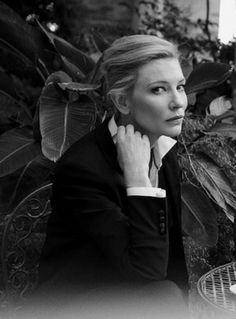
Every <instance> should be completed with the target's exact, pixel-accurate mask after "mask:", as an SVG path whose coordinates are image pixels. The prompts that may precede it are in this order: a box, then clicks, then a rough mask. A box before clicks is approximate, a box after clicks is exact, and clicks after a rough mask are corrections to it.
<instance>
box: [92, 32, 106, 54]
mask: <svg viewBox="0 0 236 319" xmlns="http://www.w3.org/2000/svg"><path fill="white" fill-rule="evenodd" d="M91 32H92V35H93V39H94V42H95V44H96V46H97V48H98V50H99V51H100V52H104V51H105V50H106V49H108V48H109V46H110V43H109V42H108V41H106V40H105V39H104V38H103V36H102V35H101V34H100V33H99V32H98V31H97V30H95V29H93V30H91Z"/></svg>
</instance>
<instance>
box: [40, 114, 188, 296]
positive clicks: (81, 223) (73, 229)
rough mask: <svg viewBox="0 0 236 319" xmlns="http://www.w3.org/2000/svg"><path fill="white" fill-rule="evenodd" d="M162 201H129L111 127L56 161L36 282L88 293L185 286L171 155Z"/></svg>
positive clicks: (163, 177)
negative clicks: (128, 286)
mask: <svg viewBox="0 0 236 319" xmlns="http://www.w3.org/2000/svg"><path fill="white" fill-rule="evenodd" d="M159 174H160V175H159V180H160V186H161V187H162V188H165V189H166V192H167V198H166V199H164V198H154V197H146V196H127V194H126V188H125V185H124V178H123V174H122V171H121V168H120V167H119V164H118V161H117V153H116V147H115V145H114V143H113V140H112V137H111V135H110V132H109V129H108V120H106V121H105V122H104V123H103V124H101V125H100V126H99V127H98V128H97V129H95V130H94V131H93V132H91V133H89V134H88V135H86V136H84V137H83V138H81V139H80V140H79V141H77V142H76V143H74V144H73V145H72V146H71V147H70V148H69V149H68V150H67V151H66V152H65V153H64V155H63V156H62V158H61V159H60V160H59V161H58V163H57V166H56V170H55V176H54V181H53V190H52V199H51V202H52V209H53V213H52V214H51V216H50V219H49V222H48V229H47V238H46V242H45V245H44V248H43V252H42V256H41V263H40V277H39V278H40V282H41V283H42V282H46V281H48V283H49V285H50V287H55V289H58V287H65V284H66V285H69V286H73V287H74V288H76V289H80V288H81V289H82V290H81V291H86V289H90V288H94V287H99V286H103V285H107V284H108V285H110V284H111V285H113V284H114V285H116V284H117V283H120V282H129V281H135V282H140V281H145V282H146V281H159V280H163V279H166V278H168V279H170V280H173V281H175V282H176V283H177V284H179V285H180V286H186V283H187V272H186V265H185V258H184V252H183V244H182V236H181V228H180V224H181V217H180V204H181V200H180V185H179V178H178V174H179V170H178V165H177V160H176V147H174V148H172V150H171V151H170V152H169V153H168V154H167V155H166V156H165V157H164V159H163V165H162V168H161V170H160V172H159Z"/></svg>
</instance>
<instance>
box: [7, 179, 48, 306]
mask: <svg viewBox="0 0 236 319" xmlns="http://www.w3.org/2000/svg"><path fill="white" fill-rule="evenodd" d="M50 192H51V184H47V185H45V186H42V187H40V188H38V189H36V190H35V191H34V192H32V193H31V194H29V195H28V196H27V197H26V198H24V199H23V200H22V201H21V202H20V203H19V204H18V205H17V206H16V208H15V209H14V210H13V211H12V213H10V214H9V215H7V220H6V224H5V227H4V232H3V237H2V244H1V266H2V273H3V288H4V290H3V293H4V299H5V303H7V304H11V305H15V304H17V303H18V302H19V301H21V300H22V298H24V297H26V296H27V294H29V293H30V292H31V291H32V290H33V289H34V287H35V285H36V283H37V275H38V262H39V257H40V252H41V248H42V245H43V242H44V239H45V232H46V224H47V218H48V215H49V214H50V213H51V206H50Z"/></svg>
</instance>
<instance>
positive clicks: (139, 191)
mask: <svg viewBox="0 0 236 319" xmlns="http://www.w3.org/2000/svg"><path fill="white" fill-rule="evenodd" d="M126 190H127V195H128V196H151V197H158V198H165V197H166V191H165V189H162V188H157V187H128V188H127V189H126Z"/></svg>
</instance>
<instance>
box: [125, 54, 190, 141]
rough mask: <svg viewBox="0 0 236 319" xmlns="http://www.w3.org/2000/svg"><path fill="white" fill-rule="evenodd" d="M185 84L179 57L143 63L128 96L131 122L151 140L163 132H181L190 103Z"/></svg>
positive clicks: (173, 133)
mask: <svg viewBox="0 0 236 319" xmlns="http://www.w3.org/2000/svg"><path fill="white" fill-rule="evenodd" d="M184 84H185V79H184V76H183V73H182V70H181V67H180V64H179V61H178V60H177V59H176V58H164V59H158V60H152V61H150V62H148V63H147V64H145V65H143V66H142V67H140V68H139V70H138V74H137V79H136V82H135V85H134V87H133V89H132V91H131V92H129V93H128V95H127V97H126V102H127V106H128V108H129V122H130V123H132V124H133V125H134V126H135V128H136V130H138V131H140V132H141V133H143V134H147V135H148V137H149V139H150V141H151V142H154V141H155V140H156V139H157V138H159V137H160V136H161V135H166V136H170V137H174V136H177V135H179V134H180V132H181V127H182V121H183V117H184V112H185V109H186V107H187V97H186V94H185V90H184Z"/></svg>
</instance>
